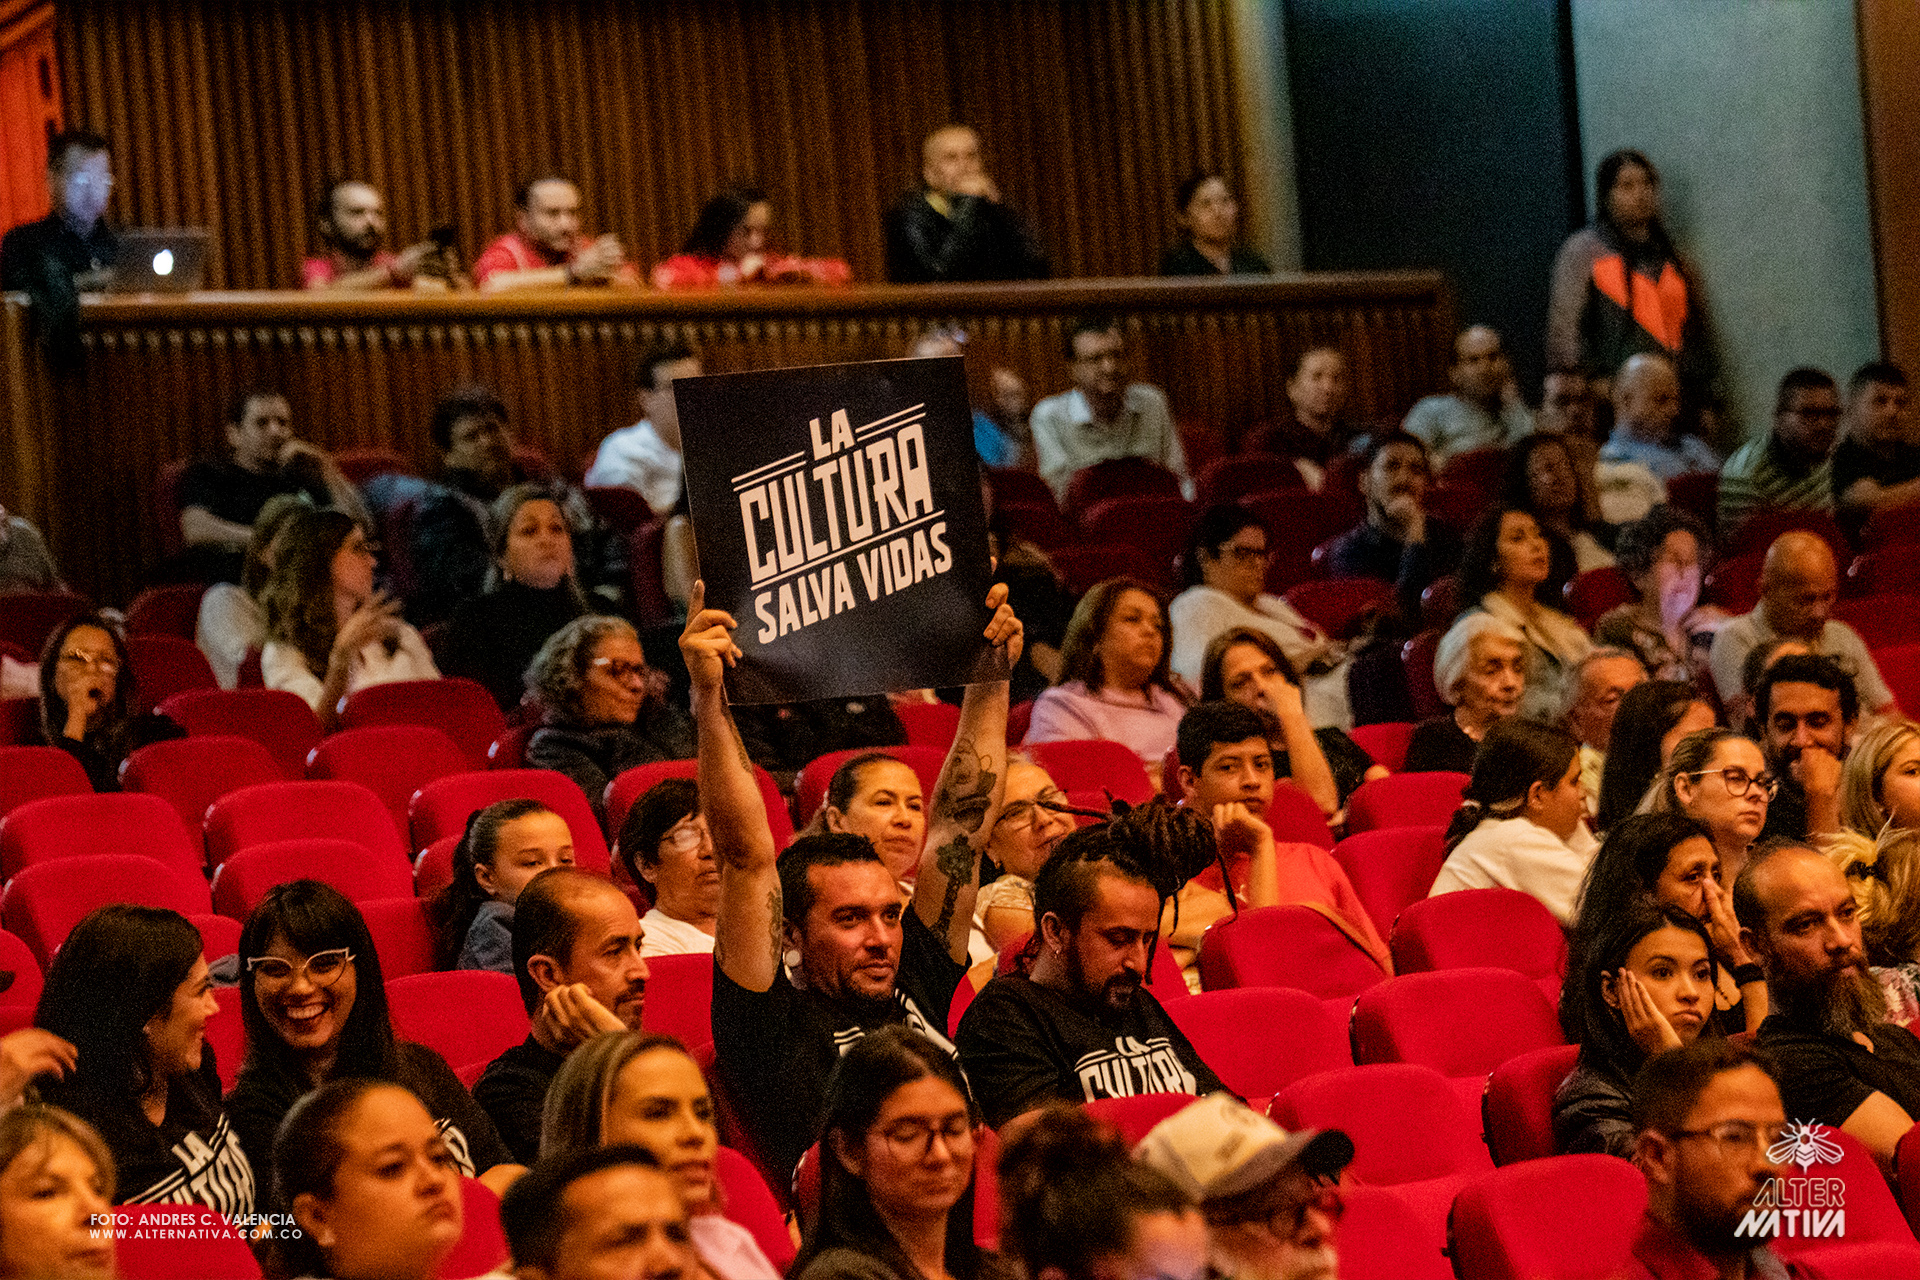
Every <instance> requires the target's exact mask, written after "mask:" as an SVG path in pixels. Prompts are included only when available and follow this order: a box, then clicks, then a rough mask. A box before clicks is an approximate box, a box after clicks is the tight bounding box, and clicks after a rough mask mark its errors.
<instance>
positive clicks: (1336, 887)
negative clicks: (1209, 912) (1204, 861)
mask: <svg viewBox="0 0 1920 1280" xmlns="http://www.w3.org/2000/svg"><path fill="white" fill-rule="evenodd" d="M1252 860H1253V859H1252V856H1251V855H1249V854H1245V853H1235V854H1233V855H1232V856H1230V857H1229V858H1228V859H1227V873H1228V874H1229V875H1230V876H1232V877H1233V889H1234V897H1235V898H1236V899H1239V900H1240V901H1241V902H1243V903H1244V902H1245V900H1246V885H1247V864H1248V863H1250V862H1251V861H1252ZM1273 860H1274V866H1275V870H1276V871H1277V873H1278V875H1277V879H1278V880H1279V885H1280V896H1279V898H1278V899H1277V901H1278V902H1279V903H1280V904H1281V905H1282V906H1286V905H1290V904H1296V903H1297V904H1300V905H1306V904H1308V903H1313V904H1316V905H1318V906H1322V907H1325V908H1327V909H1328V910H1329V911H1332V912H1333V913H1334V914H1335V915H1337V916H1339V917H1340V919H1341V921H1342V922H1344V923H1345V924H1346V925H1347V927H1348V929H1349V930H1350V931H1351V933H1350V935H1349V936H1351V937H1353V939H1354V941H1356V942H1358V943H1360V944H1361V945H1362V946H1363V947H1365V948H1366V950H1367V952H1368V953H1369V954H1370V955H1372V956H1373V958H1374V959H1375V960H1378V961H1380V962H1381V963H1382V965H1383V967H1384V965H1385V964H1386V961H1387V955H1388V951H1387V944H1386V942H1385V941H1383V940H1382V939H1381V937H1380V931H1379V930H1378V929H1377V928H1375V927H1374V923H1373V917H1372V916H1369V915H1368V914H1367V908H1366V904H1365V903H1363V902H1361V901H1360V895H1359V894H1358V893H1356V892H1354V888H1353V882H1352V881H1351V880H1349V879H1347V873H1346V872H1345V871H1344V870H1342V869H1341V866H1340V864H1339V863H1338V862H1335V861H1334V860H1333V855H1332V854H1330V853H1328V852H1327V851H1326V850H1325V849H1322V848H1321V847H1320V846H1319V845H1316V844H1304V843H1301V842H1299V841H1293V840H1276V841H1274V845H1273ZM1191 883H1193V884H1197V885H1199V886H1200V887H1201V888H1203V889H1211V890H1213V891H1214V892H1215V893H1222V892H1225V890H1224V888H1223V886H1222V885H1221V883H1220V866H1219V864H1218V863H1211V864H1209V865H1208V867H1207V869H1206V870H1204V871H1202V872H1201V873H1200V874H1199V875H1197V876H1195V877H1194V878H1193V880H1192V882H1191Z"/></svg>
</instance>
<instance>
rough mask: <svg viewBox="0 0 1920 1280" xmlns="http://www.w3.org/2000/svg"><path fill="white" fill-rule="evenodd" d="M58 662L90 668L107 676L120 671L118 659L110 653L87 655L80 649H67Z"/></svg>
mask: <svg viewBox="0 0 1920 1280" xmlns="http://www.w3.org/2000/svg"><path fill="white" fill-rule="evenodd" d="M60 661H62V662H71V663H73V664H74V665H75V666H80V667H92V668H94V669H95V670H96V671H104V672H106V673H107V674H108V675H112V674H113V673H114V672H116V671H118V670H119V669H120V659H119V658H118V657H116V656H114V655H113V654H111V653H87V652H84V651H83V650H80V649H68V650H67V651H66V652H64V653H62V654H61V655H60Z"/></svg>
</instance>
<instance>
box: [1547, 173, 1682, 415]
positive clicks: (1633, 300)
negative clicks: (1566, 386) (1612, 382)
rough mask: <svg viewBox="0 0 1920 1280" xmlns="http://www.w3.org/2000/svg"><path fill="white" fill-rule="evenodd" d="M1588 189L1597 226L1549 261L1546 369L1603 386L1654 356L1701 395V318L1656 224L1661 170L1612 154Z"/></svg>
mask: <svg viewBox="0 0 1920 1280" xmlns="http://www.w3.org/2000/svg"><path fill="white" fill-rule="evenodd" d="M1593 189H1594V192H1595V199H1594V217H1593V224H1592V225H1591V226H1589V227H1586V228H1583V229H1582V230H1579V231H1576V232H1574V233H1573V234H1572V235H1571V236H1569V237H1568V238H1567V241H1566V243H1565V244H1563V245H1561V247H1560V253H1559V255H1558V256H1557V257H1556V258H1555V259H1554V264H1553V277H1552V289H1551V296H1550V297H1549V299H1548V302H1547V365H1548V367H1549V368H1555V369H1580V370H1583V371H1584V372H1586V373H1587V374H1589V375H1590V376H1592V377H1595V378H1609V377H1612V376H1613V374H1614V371H1615V370H1617V369H1619V368H1620V366H1621V365H1622V364H1624V363H1625V362H1626V361H1627V359H1628V358H1629V357H1631V356H1633V355H1636V354H1638V353H1641V352H1652V353H1655V354H1658V355H1660V356H1662V357H1664V358H1666V359H1668V360H1677V361H1678V362H1679V365H1680V368H1681V370H1682V377H1683V378H1684V380H1685V382H1686V385H1687V386H1688V387H1689V388H1698V389H1700V390H1704V389H1705V387H1706V384H1707V383H1708V382H1710V381H1711V380H1712V372H1713V368H1712V360H1711V357H1712V353H1711V351H1710V350H1709V349H1708V347H1707V345H1706V317H1705V314H1704V312H1703V311H1702V309H1701V305H1700V299H1699V297H1698V296H1697V292H1696V288H1695V284H1694V275H1693V271H1692V269H1691V268H1690V267H1689V266H1688V265H1687V264H1686V263H1685V262H1683V261H1681V258H1680V255H1679V254H1678V253H1677V252H1675V250H1674V247H1673V241H1672V240H1671V239H1669V238H1668V236H1667V228H1666V224H1665V223H1664V222H1663V221H1662V220H1661V217H1660V173H1659V170H1657V169H1655V168H1654V167H1653V162H1652V161H1651V160H1649V159H1647V157H1646V155H1645V154H1644V153H1642V152H1639V151H1634V150H1631V149H1627V150H1620V151H1615V152H1613V153H1611V154H1610V155H1608V156H1606V157H1605V158H1604V159H1602V160H1601V161H1600V163H1599V165H1598V166H1597V167H1596V168H1595V170H1594V178H1593ZM1696 398H1697V397H1696Z"/></svg>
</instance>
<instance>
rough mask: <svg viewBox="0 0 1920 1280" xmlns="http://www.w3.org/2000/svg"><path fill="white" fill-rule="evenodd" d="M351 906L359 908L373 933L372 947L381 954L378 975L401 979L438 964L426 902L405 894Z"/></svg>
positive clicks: (425, 970)
mask: <svg viewBox="0 0 1920 1280" xmlns="http://www.w3.org/2000/svg"><path fill="white" fill-rule="evenodd" d="M354 905H355V906H357V907H359V908H360V914H361V916H362V917H364V918H365V919H366V922H367V932H368V933H370V934H372V935H373V949H374V950H375V951H377V952H378V953H379V954H380V976H381V977H383V978H404V977H407V976H408V975H409V974H415V973H432V972H433V971H434V970H436V969H438V968H439V967H440V966H439V955H438V953H437V951H436V949H435V944H434V938H433V925H432V924H431V923H430V922H429V921H428V920H427V904H426V903H424V902H422V901H421V900H420V899H419V898H416V897H414V896H413V894H412V893H408V894H406V895H405V896H404V897H397V898H367V899H361V900H359V901H357V902H356V903H355V904H354Z"/></svg>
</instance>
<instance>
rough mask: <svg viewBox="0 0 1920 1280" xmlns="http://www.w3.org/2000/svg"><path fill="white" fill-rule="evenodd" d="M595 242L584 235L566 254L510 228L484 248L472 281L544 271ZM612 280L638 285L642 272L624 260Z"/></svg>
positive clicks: (566, 261)
mask: <svg viewBox="0 0 1920 1280" xmlns="http://www.w3.org/2000/svg"><path fill="white" fill-rule="evenodd" d="M591 243H593V237H592V236H584V235H583V236H581V237H579V238H578V239H577V240H575V241H574V245H575V247H574V249H573V250H572V251H571V252H569V253H566V254H554V253H550V252H548V250H547V249H546V247H545V246H543V245H537V244H535V243H534V242H533V241H531V240H529V239H527V238H526V237H525V236H523V235H521V234H520V233H519V232H518V231H509V232H507V233H506V234H505V235H503V236H501V237H500V238H499V239H498V240H495V241H494V242H493V243H492V244H490V245H488V246H487V247H486V248H485V249H484V250H482V251H481V253H480V256H479V257H478V258H476V259H475V260H474V263H473V282H474V283H475V284H476V285H484V284H486V282H487V278H488V277H489V276H493V275H498V274H499V273H500V272H502V271H545V270H549V269H551V268H553V267H562V266H565V265H566V264H567V263H569V262H571V261H573V259H574V258H575V257H576V256H578V254H579V252H580V250H581V249H582V248H584V247H586V246H587V245H589V244H591ZM613 283H615V284H626V285H637V284H639V283H640V273H639V272H638V271H636V270H634V267H633V264H632V263H631V262H623V263H621V264H620V266H619V269H618V270H616V271H615V272H614V273H613Z"/></svg>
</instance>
